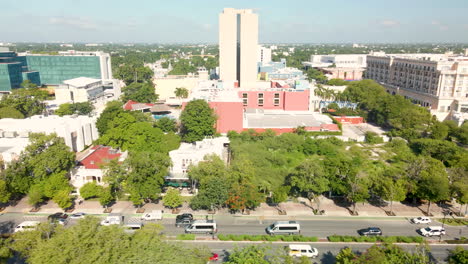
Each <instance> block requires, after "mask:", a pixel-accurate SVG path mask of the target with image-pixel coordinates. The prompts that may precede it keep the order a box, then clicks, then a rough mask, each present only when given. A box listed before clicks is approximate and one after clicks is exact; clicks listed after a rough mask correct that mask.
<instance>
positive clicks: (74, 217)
mask: <svg viewBox="0 0 468 264" xmlns="http://www.w3.org/2000/svg"><path fill="white" fill-rule="evenodd" d="M85 216H86V214H85V213H75V214H72V215H70V218H71V219H81V218H85Z"/></svg>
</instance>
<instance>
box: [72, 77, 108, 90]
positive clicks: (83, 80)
mask: <svg viewBox="0 0 468 264" xmlns="http://www.w3.org/2000/svg"><path fill="white" fill-rule="evenodd" d="M99 82H101V80H100V79H94V78H88V77H78V78H74V79H70V80H65V81H63V83H64V84H68V85H71V86H74V87H78V88H81V87H86V86H89V85H92V84H95V83H99Z"/></svg>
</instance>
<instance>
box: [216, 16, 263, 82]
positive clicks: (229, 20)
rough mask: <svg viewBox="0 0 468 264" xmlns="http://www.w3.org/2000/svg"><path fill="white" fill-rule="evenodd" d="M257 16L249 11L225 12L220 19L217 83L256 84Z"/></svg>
mask: <svg viewBox="0 0 468 264" xmlns="http://www.w3.org/2000/svg"><path fill="white" fill-rule="evenodd" d="M257 45H258V15H257V14H255V13H254V12H253V10H252V9H234V8H225V9H224V10H223V12H222V13H221V14H220V15H219V67H220V79H222V80H225V81H238V82H239V86H242V87H247V86H250V85H254V84H255V82H256V80H257V57H258V47H257Z"/></svg>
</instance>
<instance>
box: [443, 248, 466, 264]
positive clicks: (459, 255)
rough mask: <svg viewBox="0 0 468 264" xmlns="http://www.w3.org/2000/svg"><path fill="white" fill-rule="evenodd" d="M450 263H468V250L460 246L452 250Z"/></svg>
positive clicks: (449, 258)
mask: <svg viewBox="0 0 468 264" xmlns="http://www.w3.org/2000/svg"><path fill="white" fill-rule="evenodd" d="M448 263H449V264H460V263H468V250H467V249H464V248H463V247H460V246H458V247H456V248H455V249H454V250H451V251H450V255H449V257H448Z"/></svg>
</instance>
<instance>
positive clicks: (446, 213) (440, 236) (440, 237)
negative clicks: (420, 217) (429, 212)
mask: <svg viewBox="0 0 468 264" xmlns="http://www.w3.org/2000/svg"><path fill="white" fill-rule="evenodd" d="M442 214H444V219H443V220H442V230H443V229H444V226H445V217H446V216H447V215H448V214H450V212H448V211H446V210H444V211H442ZM442 230H441V232H440V235H439V242H440V241H442Z"/></svg>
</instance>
